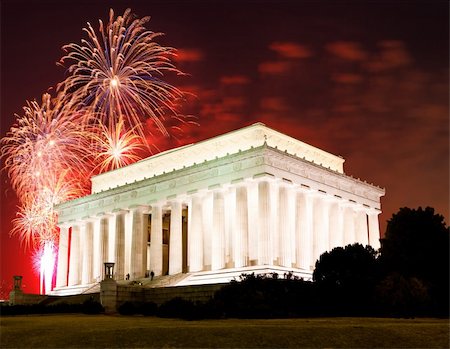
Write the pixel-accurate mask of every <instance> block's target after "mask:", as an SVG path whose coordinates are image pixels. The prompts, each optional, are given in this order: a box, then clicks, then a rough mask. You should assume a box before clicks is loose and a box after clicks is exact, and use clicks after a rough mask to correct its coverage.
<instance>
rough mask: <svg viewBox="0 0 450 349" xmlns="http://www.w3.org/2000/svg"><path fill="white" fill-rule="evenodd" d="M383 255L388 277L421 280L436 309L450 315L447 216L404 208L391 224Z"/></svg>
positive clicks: (382, 248) (383, 263)
mask: <svg viewBox="0 0 450 349" xmlns="http://www.w3.org/2000/svg"><path fill="white" fill-rule="evenodd" d="M380 253H381V254H380V262H381V265H382V268H383V272H384V274H385V275H386V276H387V277H388V276H389V275H392V274H393V273H398V274H400V275H402V276H403V277H404V278H406V279H410V278H417V279H418V280H420V281H421V282H422V283H423V284H424V285H425V286H426V287H427V288H428V291H429V295H430V297H431V299H432V301H433V302H434V304H435V307H437V309H439V310H440V311H442V312H446V313H447V314H448V297H449V228H448V227H447V226H446V224H445V221H444V217H443V216H441V215H439V214H435V212H434V209H433V208H431V207H427V208H425V209H422V208H421V207H419V208H418V209H410V208H406V207H404V208H401V209H400V210H399V212H398V213H396V214H394V215H393V216H392V218H391V219H390V220H389V221H388V225H387V229H386V234H385V237H384V239H381V249H380Z"/></svg>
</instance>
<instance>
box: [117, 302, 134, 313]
mask: <svg viewBox="0 0 450 349" xmlns="http://www.w3.org/2000/svg"><path fill="white" fill-rule="evenodd" d="M117 311H118V312H119V314H120V315H134V314H136V313H137V312H138V307H137V305H136V303H133V302H124V303H122V304H121V305H119V307H118V308H117Z"/></svg>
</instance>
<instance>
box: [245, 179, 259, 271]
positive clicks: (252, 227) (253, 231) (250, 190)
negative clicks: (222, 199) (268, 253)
mask: <svg viewBox="0 0 450 349" xmlns="http://www.w3.org/2000/svg"><path fill="white" fill-rule="evenodd" d="M258 200H259V199H258V183H257V182H254V181H251V182H248V183H247V207H248V242H247V246H248V259H249V261H248V264H249V265H257V264H258V219H259V211H258Z"/></svg>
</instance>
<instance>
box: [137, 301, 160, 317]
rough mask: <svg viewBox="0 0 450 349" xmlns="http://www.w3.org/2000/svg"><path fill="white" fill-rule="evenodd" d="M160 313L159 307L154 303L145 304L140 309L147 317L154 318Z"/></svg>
mask: <svg viewBox="0 0 450 349" xmlns="http://www.w3.org/2000/svg"><path fill="white" fill-rule="evenodd" d="M157 311H158V306H157V305H156V303H153V302H146V303H143V304H142V306H141V307H140V308H139V312H140V313H141V314H142V315H145V316H154V315H156V313H157Z"/></svg>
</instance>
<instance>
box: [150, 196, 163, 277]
mask: <svg viewBox="0 0 450 349" xmlns="http://www.w3.org/2000/svg"><path fill="white" fill-rule="evenodd" d="M162 218H163V217H162V207H161V204H155V205H152V223H151V224H152V226H151V233H150V270H151V271H153V272H154V273H155V275H156V276H160V275H161V274H162V267H163V265H162V262H163V236H162V234H163V226H162Z"/></svg>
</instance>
